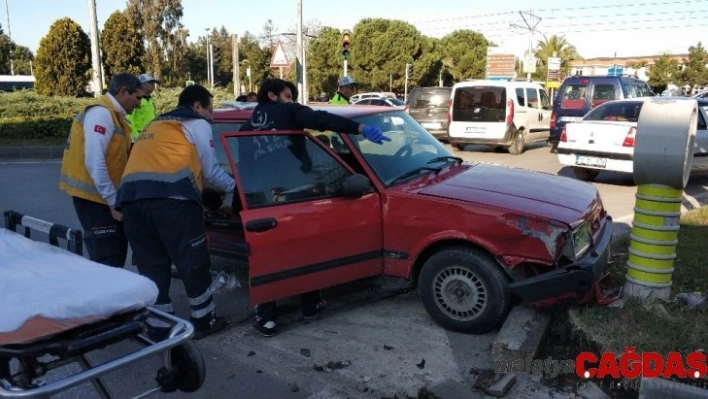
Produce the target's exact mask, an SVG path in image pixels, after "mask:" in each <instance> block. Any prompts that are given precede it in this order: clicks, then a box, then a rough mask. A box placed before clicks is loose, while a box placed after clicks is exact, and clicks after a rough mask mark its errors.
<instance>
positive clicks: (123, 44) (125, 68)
mask: <svg viewBox="0 0 708 399" xmlns="http://www.w3.org/2000/svg"><path fill="white" fill-rule="evenodd" d="M101 50H102V53H103V54H102V55H103V57H102V61H103V66H104V69H105V73H106V78H107V80H110V78H111V76H112V75H113V74H114V73H119V72H130V73H132V74H140V73H142V72H143V63H142V56H143V55H144V54H145V49H144V47H143V38H142V37H141V36H140V33H139V32H138V30H137V29H135V27H134V26H133V25H132V24H131V23H130V20H128V18H126V16H125V15H124V14H123V13H121V12H119V11H116V12H114V13H113V14H111V15H110V16H109V17H108V20H107V21H106V23H105V24H104V25H103V31H102V32H101Z"/></svg>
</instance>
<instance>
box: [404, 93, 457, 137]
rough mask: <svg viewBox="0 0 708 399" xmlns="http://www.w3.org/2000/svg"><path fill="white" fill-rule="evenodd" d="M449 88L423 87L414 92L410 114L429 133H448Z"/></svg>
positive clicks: (410, 103)
mask: <svg viewBox="0 0 708 399" xmlns="http://www.w3.org/2000/svg"><path fill="white" fill-rule="evenodd" d="M450 91H451V89H450V88H449V87H435V88H433V87H430V88H429V87H423V88H419V89H416V90H413V93H412V95H411V98H409V99H408V113H409V114H410V116H411V117H412V118H413V119H415V120H416V121H418V123H420V124H421V125H422V126H423V127H424V128H425V129H426V130H428V131H429V132H437V131H447V124H448V121H447V107H448V101H449V100H450Z"/></svg>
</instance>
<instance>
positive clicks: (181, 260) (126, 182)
mask: <svg viewBox="0 0 708 399" xmlns="http://www.w3.org/2000/svg"><path fill="white" fill-rule="evenodd" d="M212 112H213V102H212V94H211V93H209V91H208V90H207V89H206V88H205V87H204V86H200V85H191V86H188V87H186V88H185V89H184V90H182V93H180V95H179V100H178V106H177V108H176V109H174V110H173V111H170V112H168V113H166V114H162V115H160V116H158V117H157V118H155V120H153V122H152V123H150V124H149V125H148V126H147V127H146V128H145V129H144V130H143V131H142V132H141V133H140V136H138V140H137V141H136V142H135V145H134V146H133V150H132V151H131V154H130V160H128V165H127V166H126V168H125V173H124V174H123V179H122V180H121V184H120V188H119V189H118V203H119V205H120V207H121V211H122V212H123V215H124V222H125V232H126V235H127V236H128V240H129V242H130V247H131V248H132V249H133V252H134V253H135V259H136V265H137V267H138V272H139V273H140V274H142V275H143V276H146V277H148V278H150V279H151V280H152V281H154V282H155V284H156V285H157V287H158V290H159V294H158V297H157V303H156V305H155V307H156V308H157V309H159V310H162V311H165V312H169V313H172V312H174V310H173V307H172V301H171V299H170V282H171V278H172V265H173V264H174V265H175V266H176V267H177V270H178V271H179V274H180V276H181V277H182V283H183V284H184V288H185V290H186V292H187V296H188V301H189V306H190V308H191V319H190V321H191V322H192V324H194V328H195V333H194V338H195V339H201V338H203V337H205V336H207V335H209V334H213V333H215V332H218V331H220V330H221V329H223V328H224V327H225V322H224V319H223V318H221V317H218V318H217V317H216V314H215V312H214V308H215V306H214V299H213V297H212V292H211V289H210V286H211V283H212V278H211V273H210V271H209V269H210V266H211V261H210V258H209V252H208V250H207V237H206V230H205V226H204V216H203V206H202V191H203V190H204V188H205V185H210V186H213V187H214V189H216V190H217V191H219V192H222V193H228V192H233V190H234V185H235V183H234V179H233V178H231V177H230V176H229V175H227V174H226V172H224V170H223V169H221V167H219V165H218V163H217V161H216V155H215V153H214V141H213V138H212V130H211V125H210V123H209V121H211V119H212ZM149 324H150V323H149ZM150 327H151V329H152V332H153V333H154V335H156V336H160V335H161V334H165V335H166V333H167V332H168V331H169V329H165V328H162V327H166V325H159V324H157V323H154V322H153V324H151V325H150Z"/></svg>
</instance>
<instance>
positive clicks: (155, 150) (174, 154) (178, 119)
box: [116, 107, 203, 204]
mask: <svg viewBox="0 0 708 399" xmlns="http://www.w3.org/2000/svg"><path fill="white" fill-rule="evenodd" d="M192 119H203V118H202V117H201V116H200V115H199V114H197V113H196V112H194V111H192V110H191V109H188V108H182V107H180V108H177V109H176V110H174V111H171V112H168V113H166V114H163V115H161V116H159V117H158V118H156V119H155V120H153V122H151V123H150V124H148V125H147V127H146V128H145V129H144V130H143V131H142V132H141V133H140V135H139V136H138V139H137V140H136V141H135V144H134V145H133V149H132V150H131V152H130V159H129V160H128V165H127V166H126V167H125V172H124V173H123V178H122V180H121V183H120V187H119V188H118V200H117V201H116V202H117V203H118V204H123V203H126V202H130V201H134V200H138V199H149V198H169V197H174V196H182V197H186V198H188V199H191V200H194V201H197V202H198V203H200V204H201V202H202V184H203V183H202V164H201V162H200V160H199V154H198V153H197V149H196V147H195V145H194V144H192V143H190V142H189V140H187V137H186V136H185V133H184V130H183V128H182V121H186V120H192Z"/></svg>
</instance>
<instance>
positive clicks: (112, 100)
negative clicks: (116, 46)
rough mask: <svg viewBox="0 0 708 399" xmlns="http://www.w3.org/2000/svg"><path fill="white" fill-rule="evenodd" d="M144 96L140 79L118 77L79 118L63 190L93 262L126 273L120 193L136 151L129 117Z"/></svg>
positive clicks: (64, 162) (66, 158) (64, 163)
mask: <svg viewBox="0 0 708 399" xmlns="http://www.w3.org/2000/svg"><path fill="white" fill-rule="evenodd" d="M143 94H144V93H143V91H142V90H141V88H140V81H139V80H138V78H137V77H135V76H133V75H131V74H128V73H117V74H115V75H113V77H112V78H111V82H110V83H109V85H108V92H107V93H106V94H105V95H104V96H103V97H101V98H100V99H98V100H97V101H96V102H95V103H93V104H92V105H89V106H88V107H86V108H85V109H84V110H82V111H81V112H80V113H79V114H78V115H77V116H76V118H74V121H73V123H72V125H71V131H70V133H69V139H68V140H67V142H66V146H65V149H64V158H63V160H62V165H61V177H60V180H59V188H60V189H62V190H64V191H65V192H66V193H67V194H69V195H70V196H71V197H72V200H73V203H74V209H75V210H76V215H77V216H78V218H79V222H81V227H82V228H83V231H84V242H85V244H86V249H87V250H88V252H89V257H90V259H91V260H92V261H94V262H98V263H103V264H105V265H109V266H115V267H123V266H124V264H125V259H126V256H127V252H128V241H127V239H126V238H125V234H124V233H123V224H122V223H121V220H122V215H121V214H120V213H119V212H118V211H116V209H115V204H116V190H117V188H118V184H119V183H120V178H121V175H122V174H123V169H124V168H125V165H126V163H127V162H128V151H129V148H130V123H128V121H127V120H126V119H125V115H126V113H129V112H132V111H133V110H134V109H135V108H136V107H138V106H139V104H140V99H141V98H142V96H143Z"/></svg>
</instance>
